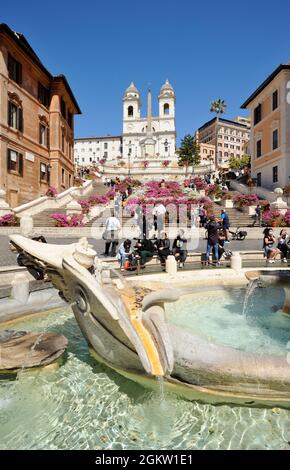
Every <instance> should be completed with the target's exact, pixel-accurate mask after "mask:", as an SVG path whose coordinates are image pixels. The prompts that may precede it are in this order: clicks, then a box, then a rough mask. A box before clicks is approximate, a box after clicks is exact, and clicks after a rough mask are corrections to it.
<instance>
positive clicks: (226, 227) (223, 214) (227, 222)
mask: <svg viewBox="0 0 290 470" xmlns="http://www.w3.org/2000/svg"><path fill="white" fill-rule="evenodd" d="M221 219H222V225H223V229H224V231H225V234H226V237H227V238H226V240H227V241H228V239H229V228H230V219H229V216H228V214H227V212H226V210H225V209H222V212H221Z"/></svg>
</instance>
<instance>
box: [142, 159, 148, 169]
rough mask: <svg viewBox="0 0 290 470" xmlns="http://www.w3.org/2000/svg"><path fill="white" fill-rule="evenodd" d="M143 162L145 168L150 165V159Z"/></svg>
mask: <svg viewBox="0 0 290 470" xmlns="http://www.w3.org/2000/svg"><path fill="white" fill-rule="evenodd" d="M142 163H143V168H144V169H146V168H148V166H149V162H148V160H143V162H142Z"/></svg>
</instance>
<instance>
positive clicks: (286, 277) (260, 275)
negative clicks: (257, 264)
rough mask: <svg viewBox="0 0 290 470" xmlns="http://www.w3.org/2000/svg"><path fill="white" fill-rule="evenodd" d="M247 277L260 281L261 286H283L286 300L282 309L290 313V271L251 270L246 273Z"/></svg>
mask: <svg viewBox="0 0 290 470" xmlns="http://www.w3.org/2000/svg"><path fill="white" fill-rule="evenodd" d="M246 277H247V279H249V280H250V281H254V282H255V281H256V282H258V284H259V286H260V287H267V286H281V287H283V289H284V291H285V300H284V305H283V307H282V310H283V312H284V313H286V314H287V315H289V314H290V271H288V270H281V271H280V270H276V271H249V272H247V273H246Z"/></svg>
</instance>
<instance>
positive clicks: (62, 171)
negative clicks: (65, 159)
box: [61, 168, 65, 184]
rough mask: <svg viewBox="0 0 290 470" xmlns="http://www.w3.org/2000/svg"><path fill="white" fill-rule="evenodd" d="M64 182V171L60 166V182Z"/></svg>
mask: <svg viewBox="0 0 290 470" xmlns="http://www.w3.org/2000/svg"><path fill="white" fill-rule="evenodd" d="M64 182H65V173H64V169H63V168H62V169H61V183H62V184H64Z"/></svg>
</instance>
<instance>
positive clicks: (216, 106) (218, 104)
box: [210, 99, 227, 119]
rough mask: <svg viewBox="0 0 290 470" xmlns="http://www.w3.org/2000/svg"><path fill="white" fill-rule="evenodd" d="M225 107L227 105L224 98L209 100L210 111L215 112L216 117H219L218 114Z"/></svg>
mask: <svg viewBox="0 0 290 470" xmlns="http://www.w3.org/2000/svg"><path fill="white" fill-rule="evenodd" d="M226 107H227V105H226V102H225V100H221V99H218V100H215V101H212V102H211V104H210V112H211V113H216V115H217V119H219V117H220V114H224V113H225V111H226Z"/></svg>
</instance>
